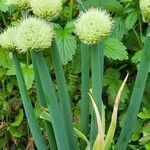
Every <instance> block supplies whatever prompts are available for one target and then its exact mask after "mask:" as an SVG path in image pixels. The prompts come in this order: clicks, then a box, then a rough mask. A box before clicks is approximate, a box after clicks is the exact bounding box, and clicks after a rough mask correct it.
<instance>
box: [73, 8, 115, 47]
mask: <svg viewBox="0 0 150 150" xmlns="http://www.w3.org/2000/svg"><path fill="white" fill-rule="evenodd" d="M112 25H113V22H112V20H111V17H110V16H109V14H107V13H106V11H102V10H99V9H94V8H91V9H89V10H88V11H86V12H85V13H81V14H80V15H79V17H78V19H77V21H76V23H75V27H76V29H75V32H76V34H77V35H78V36H79V39H80V40H81V41H82V42H83V43H85V44H88V45H90V44H96V43H98V42H99V41H100V40H101V39H102V38H103V37H105V36H107V35H108V34H109V32H110V31H111V28H112Z"/></svg>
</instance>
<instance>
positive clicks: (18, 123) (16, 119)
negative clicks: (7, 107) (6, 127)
mask: <svg viewBox="0 0 150 150" xmlns="http://www.w3.org/2000/svg"><path fill="white" fill-rule="evenodd" d="M23 117H24V113H23V110H22V109H20V111H19V114H18V115H17V116H16V118H15V121H14V122H13V123H11V124H10V125H11V126H13V127H17V126H19V125H20V124H21V122H22V120H23Z"/></svg>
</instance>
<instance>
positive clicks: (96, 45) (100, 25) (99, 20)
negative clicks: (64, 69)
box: [75, 8, 113, 146]
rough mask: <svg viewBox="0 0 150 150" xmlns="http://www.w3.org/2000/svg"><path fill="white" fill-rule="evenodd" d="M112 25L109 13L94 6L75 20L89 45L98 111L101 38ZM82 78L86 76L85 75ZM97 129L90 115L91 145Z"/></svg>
mask: <svg viewBox="0 0 150 150" xmlns="http://www.w3.org/2000/svg"><path fill="white" fill-rule="evenodd" d="M112 25H113V21H112V19H111V17H110V15H109V14H107V13H106V11H102V10H100V9H96V8H91V9H89V10H88V11H86V12H83V13H81V14H80V15H79V17H78V19H77V20H76V22H75V32H76V34H77V35H78V37H79V39H80V40H81V41H82V42H83V43H85V44H86V45H89V46H90V47H91V69H92V70H91V71H92V91H93V98H94V100H95V103H96V105H97V107H98V110H99V112H100V113H102V105H103V103H102V77H103V64H104V62H103V61H104V54H103V42H102V39H103V38H104V37H105V36H107V35H108V34H109V33H110V31H111V28H112ZM100 41H101V42H100ZM81 51H82V49H81ZM84 59H85V58H83V60H82V62H84ZM87 59H88V58H87ZM83 78H86V76H85V77H83ZM87 84H88V83H87ZM84 86H85V85H84ZM86 86H87V85H86ZM86 94H88V93H86ZM81 95H83V94H81ZM82 101H85V99H82ZM97 131H98V130H97V124H96V118H95V116H94V115H92V123H91V135H90V140H91V146H92V145H93V143H94V140H95V138H96V134H97Z"/></svg>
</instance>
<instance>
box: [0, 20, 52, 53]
mask: <svg viewBox="0 0 150 150" xmlns="http://www.w3.org/2000/svg"><path fill="white" fill-rule="evenodd" d="M52 38H53V29H52V27H51V26H49V25H48V24H47V23H46V22H45V21H44V20H42V19H39V18H33V17H31V18H28V19H25V20H23V21H22V23H21V25H20V26H19V27H18V28H8V29H7V30H6V31H5V32H4V33H2V34H1V35H0V45H1V46H2V47H4V48H6V49H14V48H15V49H17V50H18V51H19V52H26V51H28V50H34V51H40V50H43V49H45V48H49V47H50V46H51V42H52Z"/></svg>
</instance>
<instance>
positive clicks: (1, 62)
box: [0, 48, 12, 69]
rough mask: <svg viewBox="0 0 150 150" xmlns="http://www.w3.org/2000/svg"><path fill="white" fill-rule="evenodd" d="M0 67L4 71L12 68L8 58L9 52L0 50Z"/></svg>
mask: <svg viewBox="0 0 150 150" xmlns="http://www.w3.org/2000/svg"><path fill="white" fill-rule="evenodd" d="M0 66H2V67H3V68H5V69H6V68H8V67H10V66H12V61H11V58H10V57H9V52H8V51H7V50H5V49H3V48H0Z"/></svg>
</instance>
